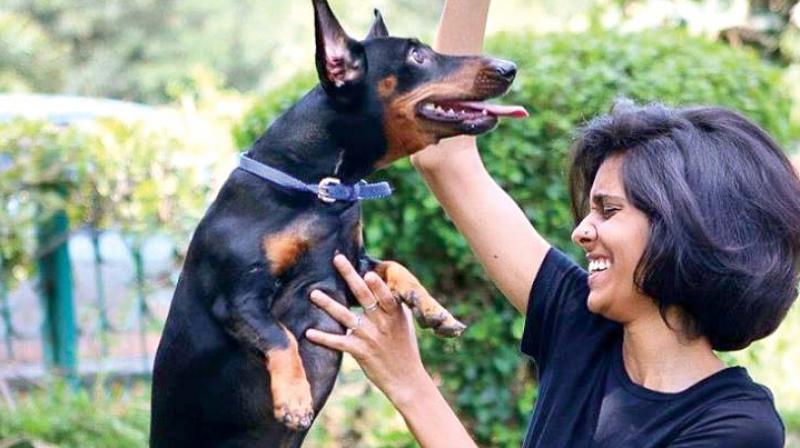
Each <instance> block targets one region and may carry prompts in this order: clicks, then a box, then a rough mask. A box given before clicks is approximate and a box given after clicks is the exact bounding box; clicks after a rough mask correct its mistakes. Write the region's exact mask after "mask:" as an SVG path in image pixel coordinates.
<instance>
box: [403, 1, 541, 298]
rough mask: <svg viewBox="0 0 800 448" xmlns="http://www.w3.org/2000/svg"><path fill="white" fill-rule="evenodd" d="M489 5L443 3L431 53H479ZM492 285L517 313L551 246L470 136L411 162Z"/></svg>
mask: <svg viewBox="0 0 800 448" xmlns="http://www.w3.org/2000/svg"><path fill="white" fill-rule="evenodd" d="M489 3H490V0H447V1H446V3H445V7H444V11H443V13H442V18H441V22H440V24H439V31H438V33H437V35H436V41H435V44H434V48H435V49H436V50H437V51H439V52H442V53H447V54H475V53H479V52H480V51H481V48H482V43H483V35H484V31H485V28H486V17H487V15H488V11H489ZM411 161H412V163H413V164H414V166H415V167H416V168H417V171H419V172H420V174H421V175H422V177H423V178H424V179H425V182H426V183H427V184H428V187H429V188H430V189H431V191H433V193H434V195H436V198H437V199H438V200H439V202H440V203H441V204H442V207H444V209H445V211H446V212H447V214H448V215H449V216H450V218H451V219H452V220H453V222H454V223H455V225H456V227H457V228H458V230H459V231H460V232H461V233H462V234H463V235H464V237H465V238H466V239H467V242H468V243H469V245H470V246H471V247H472V250H473V252H474V253H475V255H477V257H478V259H479V260H480V262H481V264H482V265H483V267H484V268H485V269H486V271H487V272H488V273H489V276H490V277H491V278H492V280H493V281H494V283H495V284H496V285H497V287H498V288H500V290H501V291H502V292H503V294H504V295H505V296H506V297H507V298H508V300H509V301H510V302H511V303H512V304H513V305H514V307H516V308H517V309H518V310H519V311H520V312H522V313H525V310H526V309H527V304H528V294H529V293H530V287H531V284H532V282H533V279H534V277H535V275H536V273H537V272H538V271H539V266H540V265H541V264H542V261H543V260H544V256H545V254H546V253H547V250H548V249H549V247H550V245H549V244H548V243H547V241H545V240H544V238H542V237H541V236H540V235H539V234H538V233H537V232H536V230H535V229H534V228H533V226H532V225H531V223H530V222H529V221H528V219H527V217H526V216H525V214H524V213H523V212H522V210H521V209H520V208H519V206H518V205H517V204H516V203H515V202H514V201H513V200H512V199H511V198H510V197H509V196H508V194H507V193H506V192H505V191H503V189H501V188H500V187H499V186H498V185H497V183H495V181H494V180H493V179H492V178H491V176H490V175H489V173H488V172H487V171H486V167H484V165H483V162H482V161H481V158H480V155H479V154H478V149H477V146H476V143H475V138H474V137H456V138H452V139H447V140H443V141H442V142H440V143H439V144H438V145H435V146H431V147H429V148H426V149H425V150H423V151H420V152H419V153H417V154H415V155H413V156H412V159H411Z"/></svg>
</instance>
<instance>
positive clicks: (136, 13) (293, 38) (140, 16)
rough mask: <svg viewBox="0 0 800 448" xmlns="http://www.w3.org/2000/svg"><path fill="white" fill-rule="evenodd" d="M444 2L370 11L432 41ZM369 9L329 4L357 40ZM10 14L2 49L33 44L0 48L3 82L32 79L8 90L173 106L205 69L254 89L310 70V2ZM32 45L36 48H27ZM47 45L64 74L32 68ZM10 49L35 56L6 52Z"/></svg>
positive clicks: (407, 2) (119, 0) (142, 5)
mask: <svg viewBox="0 0 800 448" xmlns="http://www.w3.org/2000/svg"><path fill="white" fill-rule="evenodd" d="M442 1H443V0H436V1H426V2H419V1H416V0H380V1H377V0H376V1H373V2H371V3H372V5H371V6H374V7H378V8H380V9H381V10H382V11H383V12H384V14H385V15H386V16H387V20H388V21H389V26H390V29H392V30H393V31H396V32H400V33H403V34H414V35H417V34H419V30H424V32H425V34H426V36H430V35H431V34H432V32H433V30H434V28H435V24H436V21H437V19H438V12H439V10H440V8H441V4H442ZM365 3H366V2H363V1H358V0H333V1H331V5H332V7H333V8H334V10H335V11H336V13H337V14H338V15H339V16H340V19H341V20H342V22H344V23H346V24H347V28H348V29H350V30H351V33H352V35H353V36H354V37H361V36H362V35H363V34H364V33H365V32H366V30H367V29H368V26H369V24H370V23H371V21H372V10H371V7H370V5H368V4H365ZM4 8H6V9H7V10H8V11H10V12H6V13H3V16H0V43H5V42H6V41H13V40H14V38H16V37H17V36H19V35H24V36H30V37H28V38H27V39H26V40H24V41H23V42H21V43H15V44H14V45H3V46H2V49H0V79H2V78H3V77H10V76H9V75H7V74H6V73H21V75H19V76H14V79H18V78H19V79H27V80H28V82H26V83H20V82H13V83H12V82H10V81H7V82H5V83H2V84H0V89H3V90H12V89H13V90H39V91H63V92H69V93H76V94H81V95H92V96H104V97H112V98H119V99H126V100H133V101H141V102H147V103H162V102H165V101H169V100H172V99H174V97H172V96H171V93H170V86H174V85H176V84H182V83H183V84H186V85H190V84H191V83H192V80H191V79H190V78H191V68H192V67H195V66H198V65H199V66H205V67H209V68H211V69H212V70H213V71H216V72H218V73H220V76H221V78H222V80H223V86H224V87H233V88H236V89H238V90H251V89H254V88H257V87H258V86H259V85H261V84H262V83H268V84H271V83H272V81H273V80H274V79H276V78H277V79H280V78H281V77H282V76H283V77H284V78H285V76H288V74H290V73H294V72H295V71H296V70H297V69H298V67H301V66H302V67H306V66H309V67H310V66H312V65H311V64H313V30H312V27H313V20H312V13H311V2H310V1H292V2H286V1H283V0H259V1H255V0H208V1H204V2H196V1H191V0H128V1H123V0H109V1H102V2H101V1H98V0H7V1H6V2H5V6H4ZM351 16H352V17H351ZM3 17H7V18H6V19H3ZM6 22H8V23H9V25H8V26H6V25H5V24H6ZM12 22H13V23H12ZM351 22H353V23H352V24H351ZM12 25H13V26H12ZM393 25H394V26H393ZM26 27H27V28H26ZM22 31H25V33H23V32H22ZM28 41H30V42H33V43H35V44H36V46H35V47H32V48H28V47H24V46H23V43H24V42H28ZM12 43H13V42H12ZM45 44H47V45H45ZM31 45H32V44H31ZM50 46H52V47H53V48H57V49H58V48H62V49H63V53H64V54H65V56H66V57H65V59H64V60H63V61H62V62H63V63H62V64H55V66H58V67H62V66H64V65H65V67H63V70H64V75H63V76H52V75H51V74H49V73H48V72H47V71H41V72H39V71H36V70H33V68H38V67H40V66H42V65H41V64H39V63H38V60H39V59H45V60H48V61H49V60H51V59H53V58H52V56H50V54H51V53H53V50H51V49H50ZM6 48H9V49H11V50H6ZM12 51H13V52H16V53H20V54H33V55H36V57H35V58H33V59H30V57H28V58H27V59H26V58H13V57H10V56H6V55H5V53H10V52H12ZM16 53H15V54H16ZM53 65H54V64H44V65H43V66H44V67H50V66H53ZM25 74H31V75H34V76H25ZM183 93H185V91H184V92H183Z"/></svg>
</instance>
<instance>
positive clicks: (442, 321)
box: [403, 291, 467, 338]
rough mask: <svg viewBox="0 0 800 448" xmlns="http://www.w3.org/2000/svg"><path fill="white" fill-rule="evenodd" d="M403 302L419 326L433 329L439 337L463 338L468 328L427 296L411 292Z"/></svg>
mask: <svg viewBox="0 0 800 448" xmlns="http://www.w3.org/2000/svg"><path fill="white" fill-rule="evenodd" d="M403 301H404V302H405V303H406V304H407V305H408V306H409V307H410V308H411V311H412V312H413V313H414V318H415V319H416V320H417V322H418V323H419V325H420V326H421V327H422V328H432V329H433V332H434V333H435V334H436V335H437V336H440V337H445V338H455V337H458V336H461V333H463V332H464V330H465V329H466V328H467V326H466V325H464V324H463V323H461V322H459V320H458V319H456V318H455V317H453V315H452V314H450V312H449V311H447V309H445V308H444V307H442V306H441V305H439V303H438V302H437V301H436V300H435V299H434V298H433V297H430V296H429V295H427V294H424V293H423V294H418V293H417V292H416V291H411V292H410V293H409V294H407V295H406V296H405V297H403Z"/></svg>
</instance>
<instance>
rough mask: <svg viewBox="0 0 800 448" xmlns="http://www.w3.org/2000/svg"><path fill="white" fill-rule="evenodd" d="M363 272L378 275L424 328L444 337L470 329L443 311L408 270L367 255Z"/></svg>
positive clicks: (363, 264) (362, 260)
mask: <svg viewBox="0 0 800 448" xmlns="http://www.w3.org/2000/svg"><path fill="white" fill-rule="evenodd" d="M359 270H360V271H361V274H362V275H363V274H364V273H366V271H369V270H372V271H375V273H377V274H378V275H379V276H380V277H381V278H382V279H383V281H385V282H386V284H387V285H388V286H389V290H391V291H392V294H394V297H395V298H396V299H398V300H402V301H403V302H404V303H405V304H406V305H408V307H409V308H411V311H412V312H413V313H414V317H415V318H416V319H417V322H419V324H420V326H422V327H423V328H432V329H433V331H434V333H436V334H437V335H439V336H443V337H457V336H460V335H461V333H462V332H463V331H464V329H465V328H467V326H466V325H464V324H463V323H461V322H459V321H458V319H456V318H455V317H453V315H452V314H450V311H448V310H447V308H445V307H443V306H442V305H441V304H440V303H439V302H437V301H436V299H434V298H433V296H431V295H430V293H428V290H427V289H425V287H424V286H422V283H420V281H419V280H418V279H417V277H415V276H414V274H412V273H411V272H410V271H409V270H408V269H406V267H405V266H403V265H401V264H400V263H398V262H396V261H382V260H375V259H373V258H371V257H368V256H366V255H363V256H362V257H361V259H360V260H359Z"/></svg>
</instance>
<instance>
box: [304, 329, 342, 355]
mask: <svg viewBox="0 0 800 448" xmlns="http://www.w3.org/2000/svg"><path fill="white" fill-rule="evenodd" d="M306 338H308V340H309V341H311V342H313V343H315V344H319V345H322V346H325V347H328V348H330V349H333V350H339V351H340V352H348V353H350V352H351V351H352V347H350V344H349V342H350V341H349V340H348V338H347V336H343V335H340V334H331V333H325V332H324V331H319V330H315V329H313V328H309V329H308V330H306Z"/></svg>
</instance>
